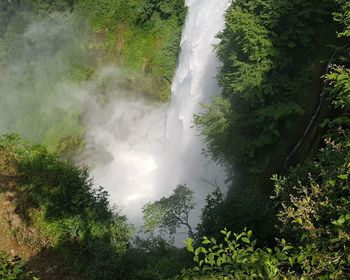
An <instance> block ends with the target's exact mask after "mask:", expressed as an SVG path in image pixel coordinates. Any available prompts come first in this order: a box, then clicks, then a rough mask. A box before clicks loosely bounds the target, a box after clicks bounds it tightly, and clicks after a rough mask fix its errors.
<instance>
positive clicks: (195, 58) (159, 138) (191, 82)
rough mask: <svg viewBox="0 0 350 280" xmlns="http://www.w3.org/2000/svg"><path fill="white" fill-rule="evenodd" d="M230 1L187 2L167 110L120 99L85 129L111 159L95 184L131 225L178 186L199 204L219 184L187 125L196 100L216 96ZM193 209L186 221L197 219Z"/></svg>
mask: <svg viewBox="0 0 350 280" xmlns="http://www.w3.org/2000/svg"><path fill="white" fill-rule="evenodd" d="M230 2H231V0H187V1H186V5H187V7H188V14H187V18H186V23H185V28H184V31H183V34H182V40H181V53H180V57H179V64H178V68H177V70H176V74H175V77H174V82H173V86H172V93H173V96H172V101H171V104H170V105H169V108H168V109H166V108H165V106H164V105H163V106H162V105H160V106H156V107H154V106H153V107H152V106H150V105H149V104H148V105H147V102H143V101H142V100H138V101H137V100H135V99H132V98H128V97H125V96H123V97H120V98H119V99H117V100H116V102H114V103H112V104H109V107H108V108H109V109H108V108H107V109H108V110H107V113H106V114H105V117H103V116H102V118H98V119H96V118H94V119H93V121H92V122H91V124H90V130H89V132H88V136H89V137H88V138H89V143H90V145H92V144H91V143H93V144H94V145H95V146H96V145H97V146H99V147H103V148H104V150H105V152H106V153H107V154H108V156H109V160H108V161H107V162H106V163H105V164H99V165H98V166H97V167H96V168H94V170H93V172H92V173H93V176H94V177H95V181H96V182H97V183H98V184H101V185H103V186H104V187H105V188H106V189H107V190H108V191H109V193H110V194H111V200H112V202H115V203H116V204H118V205H120V206H121V209H122V212H123V213H124V214H126V215H127V216H128V217H129V219H130V220H131V221H132V222H134V223H140V222H141V220H140V217H141V207H142V206H143V205H144V204H145V203H147V202H148V201H152V200H156V199H159V198H160V197H162V196H164V195H166V196H167V195H169V194H170V193H171V191H172V190H173V189H174V188H175V187H176V185H178V184H187V185H188V186H189V187H190V188H192V189H193V190H194V191H195V193H196V200H197V203H198V204H199V206H203V205H204V199H205V196H206V195H207V194H208V193H210V192H212V191H213V190H214V188H213V186H212V184H215V183H217V184H218V185H220V186H221V187H223V186H224V180H225V172H224V171H223V169H222V168H221V167H219V166H217V165H216V164H215V163H214V162H211V161H210V159H209V158H206V157H204V156H203V154H202V150H203V144H202V142H201V138H200V136H199V135H198V134H199V132H198V131H196V130H195V129H193V128H192V127H193V114H195V113H198V112H200V110H201V106H200V103H205V102H209V101H210V97H211V96H213V95H216V94H218V92H219V88H218V85H217V81H216V74H217V67H218V61H217V59H216V56H215V53H214V51H213V46H214V45H215V44H217V43H218V39H217V38H216V37H215V36H216V34H217V33H218V32H220V31H221V30H222V29H223V27H224V12H225V10H226V9H227V8H228V6H229V4H230ZM103 110H104V111H105V112H106V108H103ZM93 115H95V114H93ZM165 120H166V121H165ZM88 145H89V144H88ZM209 182H210V183H209ZM198 211H199V210H197V213H195V214H194V216H193V221H192V222H195V221H197V222H198V216H199V212H198Z"/></svg>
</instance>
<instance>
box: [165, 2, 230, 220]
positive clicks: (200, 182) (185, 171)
mask: <svg viewBox="0 0 350 280" xmlns="http://www.w3.org/2000/svg"><path fill="white" fill-rule="evenodd" d="M230 3H231V1H230V0H187V1H186V5H187V7H188V14H187V19H186V23H185V28H184V31H183V34H182V40H181V53H180V57H179V64H178V68H177V70H176V74H175V77H174V80H173V85H172V93H173V96H172V101H171V105H170V108H169V110H168V117H167V144H166V152H165V156H164V159H163V160H164V164H162V165H161V166H162V169H161V170H160V172H159V174H160V176H161V183H160V185H163V186H165V187H166V189H168V190H169V188H170V189H171V188H174V187H175V186H176V185H177V184H187V185H188V186H189V187H190V188H191V189H193V190H194V191H195V194H196V198H197V203H198V204H200V206H203V204H204V200H205V197H206V195H207V194H208V193H210V192H212V191H213V190H214V188H213V186H212V185H211V184H210V183H212V184H215V183H216V184H217V185H218V186H220V187H221V188H223V187H224V185H225V183H224V180H225V172H224V170H223V168H222V167H219V166H217V165H216V164H215V162H212V161H210V159H208V158H206V157H205V156H204V155H203V149H204V146H203V143H202V141H201V137H200V136H199V132H198V131H196V130H195V129H194V128H193V115H194V114H196V113H199V112H200V111H201V103H208V102H210V99H211V97H212V96H214V95H217V94H218V93H219V87H218V85H217V81H216V75H217V67H218V66H219V65H218V60H217V58H216V55H215V53H214V48H213V47H214V45H215V44H217V43H218V39H217V38H216V35H217V34H218V33H219V32H220V31H221V30H222V29H223V28H224V23H225V22H224V12H225V11H226V9H227V8H228V6H229V5H230ZM198 214H199V213H198V212H197V214H196V215H195V216H197V217H198Z"/></svg>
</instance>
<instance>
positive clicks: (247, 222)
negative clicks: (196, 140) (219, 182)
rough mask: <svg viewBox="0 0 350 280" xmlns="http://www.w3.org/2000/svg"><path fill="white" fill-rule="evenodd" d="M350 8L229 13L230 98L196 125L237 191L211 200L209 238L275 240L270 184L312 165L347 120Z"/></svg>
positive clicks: (248, 6)
mask: <svg viewBox="0 0 350 280" xmlns="http://www.w3.org/2000/svg"><path fill="white" fill-rule="evenodd" d="M348 5H349V4H348V3H347V1H338V0H325V1H292V2H291V1H284V0H271V1H256V0H251V1H235V3H234V4H233V5H232V6H231V8H230V9H229V10H228V11H227V13H226V27H225V30H224V31H223V32H222V33H221V34H219V38H220V39H221V43H220V44H219V45H218V46H217V52H218V57H219V59H220V60H221V61H222V63H223V65H222V67H221V68H220V69H219V74H218V77H219V82H220V84H221V86H222V94H221V96H220V97H218V98H216V99H215V100H214V102H213V103H212V104H210V105H206V106H205V109H206V111H205V112H204V113H202V114H200V115H198V116H196V118H195V120H196V124H197V126H198V127H199V128H200V129H201V131H202V133H203V136H204V137H205V141H206V143H207V144H208V150H209V153H211V155H212V156H213V157H214V158H215V159H216V160H218V161H221V162H223V163H224V164H227V165H228V166H229V168H231V170H232V172H233V176H232V180H233V183H232V184H233V187H232V188H231V191H230V192H229V194H228V197H227V199H226V200H224V199H222V202H220V201H218V198H217V197H215V196H213V197H211V198H210V200H209V201H210V205H209V206H208V207H209V208H208V210H206V211H207V213H210V215H209V216H204V220H203V223H202V225H201V231H202V232H203V234H207V233H209V234H213V229H214V228H217V227H219V228H223V227H225V226H227V227H228V228H230V229H233V230H235V231H236V230H242V229H243V228H244V227H245V226H248V227H249V228H251V229H253V231H254V232H255V234H256V235H257V237H258V239H259V240H263V242H268V243H272V244H273V243H274V239H275V238H274V236H275V234H276V233H277V232H274V231H275V229H274V226H273V225H274V224H275V223H276V218H275V217H276V213H277V212H276V211H277V210H278V209H276V207H275V205H274V204H273V203H272V202H271V200H270V199H269V196H270V195H271V192H272V190H273V188H274V186H273V182H272V181H271V180H270V178H271V177H272V175H273V174H275V173H278V174H281V175H283V174H287V173H286V170H287V169H288V167H291V166H295V165H296V164H298V163H302V162H304V161H305V160H306V159H312V158H313V157H314V156H315V154H316V153H317V151H318V150H319V149H320V148H322V147H324V139H325V138H326V135H328V134H329V133H330V132H329V129H330V128H329V125H330V124H333V125H334V126H337V124H336V123H335V122H338V125H339V127H341V126H343V125H341V124H340V123H339V120H340V119H341V120H342V121H345V122H346V120H345V116H346V115H347V108H346V106H345V105H344V104H343V107H341V108H340V107H339V106H338V105H339V102H340V101H336V100H337V99H338V98H340V96H342V98H345V99H346V97H345V96H346V94H347V93H345V92H347V90H346V86H345V84H346V75H345V73H346V71H347V70H345V69H343V68H342V67H343V66H344V67H346V66H348V63H349V62H348V61H349V49H348V45H349V38H348V37H346V36H347V34H348V31H344V30H348V24H349V22H348V21H349V19H348V17H349V6H348ZM334 64H338V65H342V66H339V67H336V66H333V65H334ZM326 74H329V75H328V76H324V75H326ZM335 76H336V77H338V78H335ZM340 79H342V80H341V81H340ZM335 80H337V83H335ZM338 80H339V81H338ZM338 83H339V84H338ZM341 86H342V87H343V88H342V90H339V88H340V87H341ZM335 88H337V90H335ZM335 92H337V93H335ZM340 92H342V93H340ZM339 94H340V96H339ZM332 102H333V104H332ZM334 102H336V103H334ZM337 104H338V105H337ZM336 116H337V117H339V118H336ZM334 118H336V119H337V120H338V121H334ZM345 127H346V126H345ZM330 162H331V160H330ZM311 166H312V164H311ZM308 172H310V171H308V169H307V167H305V173H306V174H307V173H308ZM219 200H220V199H219ZM213 221H215V223H214V222H213Z"/></svg>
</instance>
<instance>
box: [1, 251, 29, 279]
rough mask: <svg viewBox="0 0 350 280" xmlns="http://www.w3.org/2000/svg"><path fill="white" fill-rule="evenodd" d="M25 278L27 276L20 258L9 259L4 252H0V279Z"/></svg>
mask: <svg viewBox="0 0 350 280" xmlns="http://www.w3.org/2000/svg"><path fill="white" fill-rule="evenodd" d="M26 276H28V275H27V273H26V272H25V269H24V265H23V263H22V262H21V259H20V258H18V257H13V258H12V259H10V258H9V256H7V255H6V254H5V253H4V252H2V251H0V279H6V280H22V279H25V277H26Z"/></svg>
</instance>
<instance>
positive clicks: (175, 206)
mask: <svg viewBox="0 0 350 280" xmlns="http://www.w3.org/2000/svg"><path fill="white" fill-rule="evenodd" d="M195 206H196V204H195V202H194V192H193V191H192V190H190V189H189V188H188V187H187V186H186V185H178V186H177V187H176V188H175V189H174V191H173V193H172V194H171V195H170V196H169V197H163V198H161V199H160V200H158V201H155V202H153V203H150V202H149V203H147V204H146V205H145V206H144V207H143V210H142V212H143V219H144V221H145V224H144V227H145V230H146V231H148V232H152V231H154V230H155V229H156V228H159V229H160V231H162V232H167V233H168V234H169V235H174V234H176V229H177V228H179V227H181V226H185V227H187V229H188V234H189V236H191V237H193V235H194V234H193V230H192V227H191V225H190V223H189V215H190V213H191V211H192V210H193V209H194V207H195Z"/></svg>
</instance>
